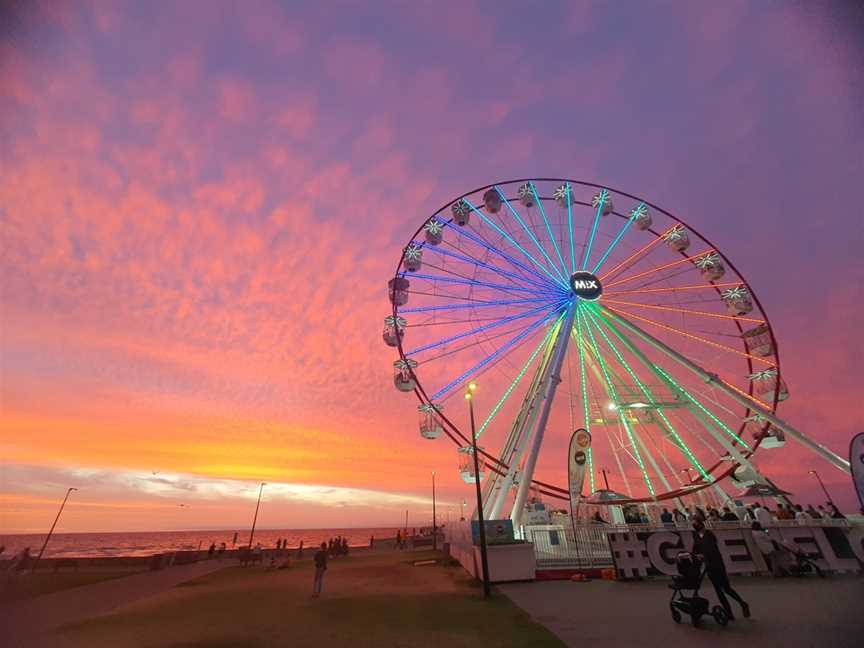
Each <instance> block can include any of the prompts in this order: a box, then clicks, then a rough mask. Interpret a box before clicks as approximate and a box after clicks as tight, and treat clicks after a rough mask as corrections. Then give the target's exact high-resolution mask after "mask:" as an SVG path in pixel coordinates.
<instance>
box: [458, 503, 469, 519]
mask: <svg viewBox="0 0 864 648" xmlns="http://www.w3.org/2000/svg"><path fill="white" fill-rule="evenodd" d="M467 503H468V502H466V501H465V500H464V499H463V500H462V517H460V518H459V521H460V522H464V521H465V505H466V504H467Z"/></svg>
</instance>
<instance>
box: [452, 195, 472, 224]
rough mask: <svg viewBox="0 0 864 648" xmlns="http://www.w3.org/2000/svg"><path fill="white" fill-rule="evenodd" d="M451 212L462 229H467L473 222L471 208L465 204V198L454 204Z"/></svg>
mask: <svg viewBox="0 0 864 648" xmlns="http://www.w3.org/2000/svg"><path fill="white" fill-rule="evenodd" d="M450 211H451V212H453V220H454V221H456V224H457V225H459V226H461V227H465V226H466V225H467V224H468V222H469V221H470V220H471V207H470V205H468V203H467V202H465V199H464V198H460V199H459V200H457V201H456V202H455V203H453V205H452V206H451V207H450Z"/></svg>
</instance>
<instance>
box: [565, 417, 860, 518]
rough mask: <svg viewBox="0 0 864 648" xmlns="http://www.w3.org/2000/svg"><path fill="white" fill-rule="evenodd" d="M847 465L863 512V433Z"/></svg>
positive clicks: (851, 449)
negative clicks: (850, 469) (850, 470)
mask: <svg viewBox="0 0 864 648" xmlns="http://www.w3.org/2000/svg"><path fill="white" fill-rule="evenodd" d="M571 445H572V444H571ZM849 465H850V466H851V467H852V481H853V482H855V491H856V492H857V493H858V503H859V504H860V505H861V510H862V511H864V432H859V433H858V434H856V435H855V436H854V437H852V442H851V443H850V444H849Z"/></svg>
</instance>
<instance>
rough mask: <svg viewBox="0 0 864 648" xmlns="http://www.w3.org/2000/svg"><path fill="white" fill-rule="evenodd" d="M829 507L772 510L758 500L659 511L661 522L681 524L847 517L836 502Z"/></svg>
mask: <svg viewBox="0 0 864 648" xmlns="http://www.w3.org/2000/svg"><path fill="white" fill-rule="evenodd" d="M826 507H827V508H825V507H823V506H821V505H820V506H818V507H816V508H813V505H812V504H810V505H808V506H807V508H804V507H803V506H802V505H800V504H791V503H787V504H783V503H782V502H780V503H778V504H777V510H776V511H772V510H771V509H770V508H769V507H768V506H763V505H761V504H760V503H759V502H756V503H755V504H753V505H751V506H747V507H744V508H740V509H738V510H737V512H736V511H733V510H732V509H731V508H730V507H728V506H724V507H723V508H722V509H717V508H714V507H713V506H710V505H709V506H706V507H705V509H703V508H702V507H700V506H691V507H689V508H686V509H684V510H683V511H682V510H681V509H678V508H675V509H673V510H672V511H670V510H669V509H667V508H664V509H663V512H662V513H661V514H660V522H661V523H662V524H664V525H672V524H675V525H680V524H686V523H688V522H695V521H697V520H698V521H701V522H746V521H750V522H759V523H760V524H761V525H762V526H763V527H764V526H767V525H769V524H771V523H773V522H775V521H777V520H795V521H798V522H799V523H800V524H807V523H808V522H812V521H813V520H823V519H825V520H827V519H845V517H846V516H845V515H843V514H842V513H841V512H840V511H839V510H838V509H837V507H836V506H835V505H834V503H833V502H826Z"/></svg>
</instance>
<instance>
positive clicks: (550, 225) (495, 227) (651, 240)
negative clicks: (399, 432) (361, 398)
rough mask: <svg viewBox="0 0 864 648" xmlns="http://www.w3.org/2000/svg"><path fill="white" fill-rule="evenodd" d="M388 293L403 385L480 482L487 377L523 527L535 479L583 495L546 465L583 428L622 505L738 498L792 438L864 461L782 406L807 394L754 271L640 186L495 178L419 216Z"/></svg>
mask: <svg viewBox="0 0 864 648" xmlns="http://www.w3.org/2000/svg"><path fill="white" fill-rule="evenodd" d="M388 295H389V298H390V303H391V305H392V312H391V313H390V315H388V316H387V318H386V319H385V321H384V333H383V338H384V342H385V343H386V344H387V345H388V346H390V347H393V348H395V349H396V350H397V351H398V358H397V359H396V360H395V362H394V384H395V387H396V388H397V389H398V390H400V391H403V392H414V393H415V394H416V396H417V398H418V400H419V404H418V416H419V421H420V425H419V427H420V434H421V435H422V436H423V437H424V438H427V439H436V438H438V437H441V436H442V435H446V436H447V437H449V438H450V439H451V440H452V441H453V442H455V444H456V446H457V453H456V456H457V457H458V458H459V466H460V472H461V474H462V476H463V478H464V479H465V480H466V481H472V482H473V480H474V462H473V453H472V445H471V439H470V438H469V437H468V436H466V434H465V433H464V432H463V429H464V428H465V426H464V425H459V424H457V423H456V422H457V421H464V420H465V409H464V408H465V405H464V401H463V394H464V393H465V389H466V387H467V386H468V384H469V383H477V384H478V385H479V386H480V390H479V392H478V397H477V398H475V400H474V402H475V407H476V408H477V413H478V425H477V427H476V435H477V439H478V443H479V444H480V445H481V446H482V449H481V450H479V451H478V452H479V453H480V454H482V461H481V462H479V464H480V466H481V468H480V470H481V472H482V475H481V476H482V477H485V485H484V498H483V501H484V513H485V515H486V516H487V518H492V519H495V518H500V517H503V516H505V515H506V516H509V517H511V518H512V519H513V520H514V523H516V524H518V523H519V522H520V520H521V516H522V511H523V507H524V505H525V503H526V498H527V497H528V493H529V489H534V490H535V491H536V492H538V493H541V494H544V495H546V496H549V497H552V498H560V499H568V494H569V493H568V490H567V488H564V487H561V486H556V485H553V484H552V483H549V482H548V481H546V480H545V479H543V480H541V479H539V478H537V477H536V476H535V475H538V474H539V475H545V474H547V473H548V474H555V473H558V472H560V469H561V466H562V465H566V461H562V459H561V457H562V456H563V457H566V456H567V441H568V439H569V436H570V434H571V433H572V431H573V430H575V429H577V428H584V429H585V430H587V431H588V432H589V434H590V438H591V439H592V443H591V447H590V448H589V449H588V452H587V470H586V475H587V479H586V483H585V486H584V489H583V493H582V495H583V496H585V497H591V496H592V495H594V494H596V493H599V492H601V491H605V490H608V489H609V488H610V486H609V485H608V484H607V481H608V478H609V476H610V475H611V477H612V480H613V483H614V490H615V491H617V493H618V495H619V497H618V499H617V500H616V503H626V502H652V501H660V500H666V499H672V498H679V497H682V496H684V495H687V494H692V493H695V492H697V491H699V490H701V489H705V488H712V489H713V490H716V491H717V493H719V494H720V495H721V496H722V497H727V498H728V496H727V495H725V492H724V491H723V490H722V489H721V488H720V487H719V486H718V482H719V481H720V480H722V479H724V478H726V477H731V478H732V480H733V481H735V482H737V483H738V484H739V485H749V484H753V483H757V482H764V481H765V478H764V477H763V476H762V475H761V474H760V473H759V471H758V470H757V468H756V467H755V466H754V464H753V458H754V455H756V454H757V453H758V454H761V453H763V452H770V451H772V450H776V449H778V448H781V447H782V446H783V445H784V444H785V442H786V439H787V437H790V438H794V439H795V440H797V441H799V442H801V443H803V444H805V445H806V446H807V447H809V448H810V449H811V450H813V451H815V452H817V453H819V454H820V455H821V456H822V457H824V458H825V459H827V460H828V461H830V462H831V463H833V464H834V465H835V466H837V467H839V468H841V469H844V470H847V471H848V470H849V465H848V462H846V461H845V460H844V459H843V458H841V457H839V456H838V455H836V454H834V453H833V452H831V451H830V450H828V449H827V448H825V447H823V446H822V445H820V444H818V443H816V442H815V441H813V440H811V439H809V438H808V437H806V436H805V435H804V434H802V433H801V432H799V431H798V430H796V429H794V428H792V427H791V426H790V425H788V424H787V423H785V422H784V421H782V420H781V419H779V418H778V417H777V416H776V410H777V406H778V404H779V403H780V402H782V401H784V400H785V399H786V398H788V397H789V390H788V388H787V386H786V383H785V382H784V380H783V376H782V373H781V366H780V356H779V348H778V344H777V339H776V337H775V334H774V331H773V329H772V327H771V323H770V321H769V319H768V315H767V313H765V311H764V309H763V308H762V305H761V304H760V302H759V299H758V297H757V296H756V294H755V292H754V290H753V287H752V285H751V284H750V283H749V282H748V281H747V279H746V278H745V277H744V276H742V274H741V273H740V272H738V271H737V270H736V268H735V266H734V265H733V263H732V262H731V260H730V259H729V258H728V257H727V256H726V254H725V253H724V251H723V250H720V249H718V247H717V246H715V245H713V244H712V243H711V242H709V241H708V240H707V239H706V238H705V237H703V236H702V235H701V234H699V233H698V232H697V231H696V230H695V229H694V228H693V227H692V226H691V225H689V224H687V223H686V222H684V220H682V219H680V218H678V217H676V216H673V215H672V214H670V213H669V212H667V211H664V210H663V209H661V208H659V207H657V206H656V205H653V204H651V203H650V202H648V201H646V200H643V199H640V198H637V197H636V196H632V195H630V194H627V193H624V192H622V191H618V190H614V189H611V188H609V187H605V186H601V185H596V184H592V183H589V182H579V181H575V180H567V179H550V178H542V179H522V180H513V181H507V182H500V183H497V184H493V185H488V186H485V187H481V188H479V189H476V190H474V191H471V192H469V193H467V194H464V195H462V196H460V197H458V198H456V199H455V200H453V201H450V202H448V203H447V204H446V205H445V206H444V207H442V208H441V209H440V210H438V211H437V212H436V213H435V214H433V215H432V216H430V217H428V218H426V219H424V220H423V221H422V222H421V223H420V224H419V228H418V229H417V231H416V232H415V233H414V235H413V236H412V238H411V240H410V241H409V242H408V243H407V245H405V247H404V248H403V249H402V251H401V254H400V258H399V262H398V264H397V267H396V272H395V275H394V277H393V278H392V279H390V281H389V283H388ZM481 394H482V396H481ZM541 451H542V452H541ZM601 475H602V479H601ZM601 482H602V483H601ZM585 491H587V493H586V492H585Z"/></svg>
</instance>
